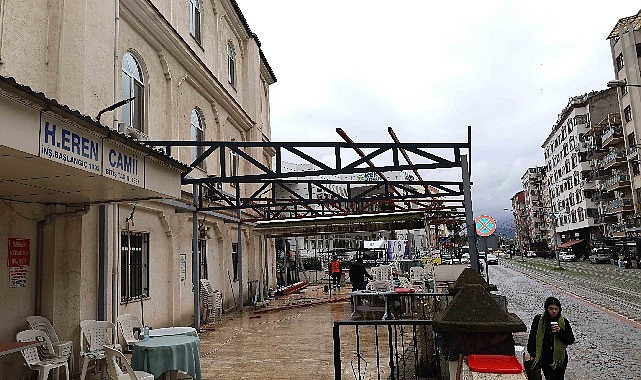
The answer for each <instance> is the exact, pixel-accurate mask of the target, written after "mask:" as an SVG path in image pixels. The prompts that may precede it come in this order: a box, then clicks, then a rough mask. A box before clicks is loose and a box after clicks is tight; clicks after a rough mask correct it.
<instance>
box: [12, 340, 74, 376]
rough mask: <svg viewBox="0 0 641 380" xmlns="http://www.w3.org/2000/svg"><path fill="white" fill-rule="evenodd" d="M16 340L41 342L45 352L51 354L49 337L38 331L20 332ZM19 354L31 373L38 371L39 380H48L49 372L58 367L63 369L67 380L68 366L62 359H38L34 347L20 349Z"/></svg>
mask: <svg viewBox="0 0 641 380" xmlns="http://www.w3.org/2000/svg"><path fill="white" fill-rule="evenodd" d="M16 340H17V341H18V342H33V341H41V342H44V343H45V348H46V350H47V351H50V352H53V346H52V345H51V341H50V340H49V337H48V336H47V334H45V333H44V332H42V331H40V330H24V331H20V332H19V333H18V334H16ZM21 352H22V357H24V360H25V362H26V364H27V366H28V367H29V369H30V370H32V371H34V370H35V371H38V379H39V380H46V379H47V378H49V371H51V370H52V369H55V368H60V367H64V369H65V377H66V379H67V380H69V366H68V364H67V360H66V359H65V358H64V357H58V356H54V357H49V358H40V355H39V354H38V349H37V348H36V347H31V348H25V349H22V350H21Z"/></svg>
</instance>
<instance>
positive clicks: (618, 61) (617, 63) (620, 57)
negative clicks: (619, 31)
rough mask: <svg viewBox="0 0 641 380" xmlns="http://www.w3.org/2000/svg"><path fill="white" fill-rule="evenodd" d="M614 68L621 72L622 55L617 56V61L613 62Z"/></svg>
mask: <svg viewBox="0 0 641 380" xmlns="http://www.w3.org/2000/svg"><path fill="white" fill-rule="evenodd" d="M615 62H616V66H617V71H619V70H621V69H622V68H623V66H624V64H623V53H621V54H619V55H617V59H616V60H615Z"/></svg>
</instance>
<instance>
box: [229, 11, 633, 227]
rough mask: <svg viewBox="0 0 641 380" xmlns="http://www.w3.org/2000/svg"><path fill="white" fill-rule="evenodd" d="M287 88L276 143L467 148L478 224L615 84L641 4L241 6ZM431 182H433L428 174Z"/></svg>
mask: <svg viewBox="0 0 641 380" xmlns="http://www.w3.org/2000/svg"><path fill="white" fill-rule="evenodd" d="M237 2H238V5H239V6H240V9H241V11H242V12H243V14H244V15H245V18H246V19H247V22H248V24H249V27H250V28H251V30H252V31H253V32H254V33H256V34H257V35H258V38H259V39H260V42H261V48H262V50H263V53H264V54H265V57H266V58H267V61H268V62H269V64H270V66H271V67H272V69H273V71H274V73H275V75H276V78H277V79H278V81H277V83H275V84H274V85H272V86H271V87H270V96H271V126H272V140H273V141H277V142H281V141H282V142H284V141H343V140H342V139H341V138H340V137H339V136H338V135H337V134H336V132H335V129H336V128H337V127H340V128H342V129H344V130H345V131H346V132H347V134H348V135H349V136H350V137H351V138H352V139H353V140H354V141H357V142H390V138H389V135H388V134H387V127H388V126H391V127H393V128H394V131H395V132H396V135H397V136H398V137H399V139H400V140H401V141H402V142H465V141H466V139H467V126H468V125H470V126H472V181H473V182H474V185H473V187H472V202H473V209H474V214H475V216H478V215H481V214H487V215H491V216H494V217H495V219H497V221H498V224H499V226H501V225H505V224H504V223H505V222H507V221H508V220H511V213H510V212H507V211H503V209H504V208H510V207H511V204H510V198H511V197H512V196H513V195H514V194H515V193H516V192H518V191H520V190H521V189H522V187H521V182H520V178H521V176H522V175H523V173H525V170H526V169H527V168H528V167H532V166H536V165H542V164H543V163H544V158H543V150H542V149H541V144H542V143H543V141H544V140H545V138H546V137H547V136H548V134H549V133H550V132H551V129H552V126H553V125H554V123H555V122H556V120H557V116H558V114H559V113H560V112H561V110H562V109H563V108H564V107H565V106H566V105H567V103H568V99H569V98H570V97H572V96H576V95H582V94H584V93H586V92H589V91H592V90H601V89H605V84H606V82H607V81H608V80H611V79H614V69H613V66H612V58H611V56H610V45H609V41H608V40H607V39H606V38H607V36H608V34H609V33H610V31H611V30H612V29H613V27H614V26H615V24H616V22H617V21H618V20H619V19H620V18H623V17H627V16H631V15H634V14H636V13H637V12H638V11H639V9H641V3H636V2H633V1H630V0H626V1H622V0H610V1H585V0H583V1H580V0H576V1H575V0H571V1H565V0H557V1H547V0H544V1H528V2H525V1H514V0H511V1H508V0H484V1H478V0H476V1H467V0H461V1H451V2H448V1H438V2H437V1H427V0H422V1H420V0H412V1H409V0H399V1H397V2H395V3H392V2H389V1H375V0H368V1H365V0H341V1H337V0H325V1H300V0H237ZM424 177H425V176H424Z"/></svg>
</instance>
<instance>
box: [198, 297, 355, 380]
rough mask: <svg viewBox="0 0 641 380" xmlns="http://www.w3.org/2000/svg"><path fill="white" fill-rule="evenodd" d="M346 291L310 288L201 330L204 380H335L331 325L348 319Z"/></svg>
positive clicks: (348, 308) (349, 311) (234, 313)
mask: <svg viewBox="0 0 641 380" xmlns="http://www.w3.org/2000/svg"><path fill="white" fill-rule="evenodd" d="M349 291H350V289H348V288H345V287H343V288H342V289H340V290H339V291H338V294H336V293H335V292H332V294H331V297H330V294H329V293H326V292H324V290H323V287H322V286H320V285H311V286H308V287H307V288H305V289H303V290H302V291H301V292H299V293H297V294H291V295H288V296H282V297H277V298H276V299H274V300H272V301H271V302H270V304H269V305H268V306H266V307H261V308H254V307H246V308H245V309H244V310H243V312H242V313H241V312H238V311H234V312H231V313H226V314H224V315H223V321H222V323H214V324H208V325H205V326H203V329H202V332H201V334H200V338H201V347H200V350H201V359H200V360H201V362H200V363H201V372H202V378H203V379H263V380H269V379H310V378H311V379H333V378H334V367H333V362H334V360H333V339H332V328H333V322H334V321H336V320H347V319H350V314H351V311H352V309H351V304H350V302H349V297H348V296H347V293H348V292H349ZM270 310H272V311H270Z"/></svg>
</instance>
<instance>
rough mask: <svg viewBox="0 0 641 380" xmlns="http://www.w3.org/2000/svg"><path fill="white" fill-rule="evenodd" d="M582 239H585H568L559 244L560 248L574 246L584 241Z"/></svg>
mask: <svg viewBox="0 0 641 380" xmlns="http://www.w3.org/2000/svg"><path fill="white" fill-rule="evenodd" d="M582 241H583V239H578V240H570V241H566V242H565V243H563V244H561V245H560V246H559V248H568V247H571V246H573V245H574V244H577V243H580V242H582Z"/></svg>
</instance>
